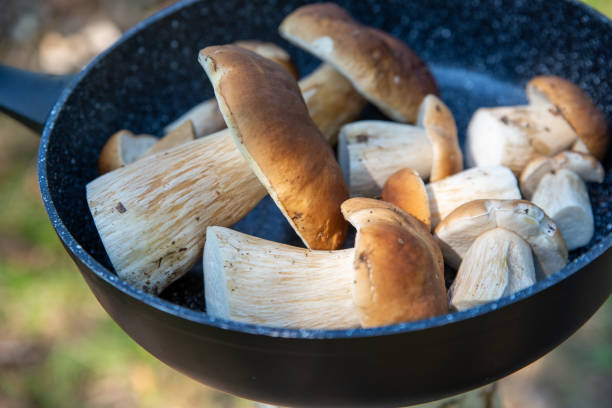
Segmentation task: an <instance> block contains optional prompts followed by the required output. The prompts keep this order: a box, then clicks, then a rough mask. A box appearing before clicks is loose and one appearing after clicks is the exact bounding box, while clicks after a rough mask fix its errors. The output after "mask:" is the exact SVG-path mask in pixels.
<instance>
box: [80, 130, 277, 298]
mask: <svg viewBox="0 0 612 408" xmlns="http://www.w3.org/2000/svg"><path fill="white" fill-rule="evenodd" d="M86 190H87V203H88V205H89V210H90V212H91V214H92V216H93V220H94V223H95V225H96V228H97V230H98V234H99V235H100V238H101V240H102V243H103V244H104V248H105V249H106V253H107V254H108V257H109V259H110V261H111V263H112V264H113V267H114V268H115V271H116V273H117V276H119V277H120V278H121V279H123V280H125V281H126V282H128V283H129V284H131V285H132V286H134V287H136V288H138V289H141V290H144V291H146V292H150V293H154V294H158V293H160V292H161V291H162V290H163V289H164V288H165V287H166V286H168V285H169V284H170V283H172V282H173V281H174V280H176V279H178V278H180V277H181V276H182V275H184V274H185V273H186V272H187V271H188V270H189V269H190V268H191V267H192V266H193V265H194V263H195V262H196V261H197V259H198V258H199V257H200V256H201V255H202V249H203V247H204V240H205V233H204V232H205V230H206V227H207V226H208V225H233V224H234V223H236V222H238V221H239V220H240V219H241V218H242V217H244V216H245V215H246V214H247V213H248V212H249V211H250V210H251V209H252V208H253V207H254V206H255V205H256V204H257V203H258V202H259V201H260V200H261V199H262V198H263V197H264V196H265V195H266V189H265V188H264V187H263V186H262V185H261V183H259V182H258V181H257V178H256V177H255V175H254V174H253V172H252V171H251V169H250V168H249V166H248V165H247V163H246V162H245V160H244V159H243V158H242V155H241V154H240V152H239V151H238V150H237V149H236V146H235V144H234V141H233V140H232V135H231V133H230V131H229V130H227V129H225V130H222V131H220V132H218V133H216V134H213V135H210V136H208V137H205V138H202V139H196V140H195V141H193V142H189V143H184V144H182V145H179V146H176V147H174V148H172V149H170V150H166V151H164V152H160V153H157V154H154V155H152V156H148V157H145V158H143V159H141V160H138V161H137V162H135V163H132V164H130V165H128V166H125V167H121V168H119V169H116V170H114V171H111V172H109V173H106V174H105V175H103V176H101V177H98V178H96V179H95V180H93V181H91V182H90V183H88V184H87V186H86Z"/></svg>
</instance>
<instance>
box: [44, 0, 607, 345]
mask: <svg viewBox="0 0 612 408" xmlns="http://www.w3.org/2000/svg"><path fill="white" fill-rule="evenodd" d="M201 1H202V0H182V1H179V2H177V3H175V4H173V5H170V6H169V7H167V8H165V9H163V10H160V11H158V12H157V13H155V14H153V15H152V16H150V17H148V18H146V19H144V20H143V21H141V22H139V23H138V24H136V25H135V26H133V27H132V28H130V29H129V30H127V31H126V32H125V33H124V34H123V35H122V36H121V38H120V39H119V40H118V41H117V42H116V43H115V44H113V45H112V46H111V47H109V48H108V49H106V50H105V51H104V52H102V53H101V54H100V55H98V56H97V57H95V58H94V59H93V60H92V61H90V62H89V63H88V64H87V65H86V66H85V67H84V68H83V69H82V70H81V71H80V72H79V73H78V74H77V75H76V76H75V77H74V78H73V80H72V81H71V83H70V84H69V85H68V86H67V87H66V88H65V89H64V90H63V92H62V93H61V95H60V97H59V99H58V101H57V102H56V103H55V105H54V106H53V108H52V109H51V111H50V114H49V117H48V119H47V122H46V123H45V127H44V129H43V133H42V137H41V142H40V148H39V152H38V177H39V187H40V192H41V196H42V200H43V204H44V206H45V210H46V211H47V214H48V216H49V219H50V221H51V224H52V225H53V228H54V229H55V231H56V233H57V235H58V236H59V238H60V239H61V241H62V243H63V244H64V245H65V247H66V249H67V250H68V251H69V252H70V253H71V254H72V255H73V256H74V257H76V258H78V259H79V260H80V262H82V263H83V264H84V265H85V266H86V267H87V268H88V269H89V270H90V271H92V272H93V273H94V274H95V275H96V276H97V277H98V278H100V279H102V280H103V281H105V282H106V283H107V284H109V285H111V286H113V287H114V288H115V289H117V290H119V291H120V292H122V293H123V294H125V295H127V296H129V297H131V298H134V299H136V300H138V301H140V302H142V303H144V304H145V305H146V306H149V307H151V308H154V309H156V310H157V311H159V312H162V313H165V314H167V315H170V316H171V317H173V318H178V319H185V320H188V321H191V322H193V323H197V324H202V325H206V326H212V327H216V328H219V329H223V330H229V331H233V332H239V333H244V334H253V335H262V336H267V337H280V338H287V339H299V340H309V339H338V340H343V339H352V338H368V337H379V336H390V335H398V334H408V333H412V332H417V331H423V330H427V329H434V328H437V327H441V326H447V325H451V324H454V323H459V322H462V321H464V320H467V319H471V318H475V317H478V316H482V315H485V314H488V313H493V312H495V311H496V310H498V309H501V308H504V307H506V306H508V305H510V304H513V303H518V302H521V301H524V300H526V299H528V298H530V297H531V296H532V295H535V294H538V293H540V292H542V291H544V290H547V289H548V288H550V287H551V286H553V285H555V284H557V283H559V282H561V281H563V280H564V279H566V278H568V277H569V276H571V275H573V274H574V273H576V272H577V271H579V270H580V269H582V268H584V267H585V266H587V265H588V264H590V263H591V262H594V261H595V260H596V259H597V258H599V257H600V256H601V255H603V254H604V253H605V252H606V251H607V250H609V249H610V247H611V246H612V232H610V233H608V234H607V235H605V236H604V237H603V238H602V240H601V241H600V242H599V243H598V244H596V245H594V246H593V247H592V248H591V249H590V250H588V251H587V252H585V253H584V254H582V255H581V256H579V257H578V258H577V259H575V260H574V261H573V262H572V263H571V264H568V265H566V266H565V267H564V268H563V269H561V270H560V271H557V272H556V273H554V274H552V275H550V276H548V277H547V278H545V279H543V280H541V281H539V282H536V283H535V284H534V285H532V286H530V287H528V288H525V289H523V290H521V291H519V292H516V293H514V294H512V295H510V296H506V297H503V298H501V299H499V300H497V301H495V302H490V303H487V304H484V305H481V306H477V307H474V308H471V309H468V310H465V311H461V312H451V313H448V314H446V315H442V316H437V317H432V318H428V319H423V320H418V321H413V322H406V323H400V324H394V325H388V326H381V327H374V328H352V329H335V330H322V329H293V328H278V327H271V326H262V325H255V324H249V323H242V322H236V321H232V320H227V319H219V318H215V317H212V316H209V315H208V314H206V313H205V312H200V311H195V310H192V309H189V308H187V307H184V306H179V305H177V304H174V303H172V302H170V301H167V300H164V299H162V298H160V297H157V296H154V295H151V294H148V293H145V292H143V291H141V290H138V289H135V288H133V287H132V286H130V285H128V284H127V283H125V282H124V281H122V280H121V279H119V278H118V277H117V275H115V273H114V272H112V271H111V270H109V269H107V268H106V267H104V266H103V265H102V264H101V263H100V262H98V261H97V260H96V259H95V258H94V257H93V256H92V255H90V254H89V253H88V252H86V251H85V250H84V249H83V247H82V246H81V245H80V244H79V243H78V241H77V240H76V239H75V238H74V236H73V235H72V234H71V233H70V231H69V230H68V228H67V227H66V226H65V225H64V223H63V221H62V220H61V218H60V216H59V213H58V212H57V209H56V208H55V204H54V202H53V200H52V198H51V192H50V189H49V184H48V177H47V166H46V156H47V151H48V145H49V141H50V138H51V136H52V134H53V130H54V126H55V122H56V121H57V119H58V117H59V116H60V114H61V113H62V111H63V108H64V105H65V103H66V101H67V100H68V98H69V97H70V95H71V94H72V92H73V91H74V90H75V88H76V87H77V85H78V84H79V83H80V82H81V81H82V80H84V79H85V78H86V77H87V75H88V73H89V72H90V71H92V69H95V67H96V66H97V65H98V62H99V61H101V60H102V59H104V58H105V56H106V55H108V54H109V53H111V52H113V51H114V50H115V49H116V48H118V47H119V46H121V44H123V43H124V42H126V41H127V40H128V39H130V38H132V37H134V36H135V35H137V34H138V33H140V32H141V31H143V30H144V29H145V28H147V27H148V26H149V25H151V24H152V23H154V22H156V21H159V20H162V19H164V18H166V17H168V16H170V15H173V14H175V13H177V12H178V11H179V10H181V9H183V8H185V7H188V6H190V5H192V4H195V3H199V2H201ZM562 1H563V2H565V3H567V4H569V5H570V6H573V7H576V8H578V9H581V10H582V11H583V12H584V13H586V14H588V15H589V16H590V17H593V18H597V19H598V20H600V21H599V22H600V23H603V24H606V25H607V26H608V28H609V29H610V30H611V31H612V21H611V20H609V19H608V18H607V17H605V16H603V15H602V14H600V13H599V12H597V11H596V10H594V9H593V8H592V7H590V6H588V5H586V4H584V3H581V2H580V1H579V0H562ZM587 255H588V256H587Z"/></svg>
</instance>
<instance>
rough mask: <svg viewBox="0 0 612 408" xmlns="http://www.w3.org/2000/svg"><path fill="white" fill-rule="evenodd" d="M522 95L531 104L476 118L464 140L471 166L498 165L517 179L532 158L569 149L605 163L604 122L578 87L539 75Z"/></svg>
mask: <svg viewBox="0 0 612 408" xmlns="http://www.w3.org/2000/svg"><path fill="white" fill-rule="evenodd" d="M526 90H527V98H528V100H529V105H526V106H514V107H497V108H481V109H478V110H477V111H476V112H475V113H474V116H473V117H472V119H471V121H470V124H469V128H468V137H467V140H466V158H467V162H468V164H469V165H473V166H482V165H491V164H501V165H504V166H507V167H509V168H510V169H512V171H514V172H515V173H516V174H517V175H518V174H519V173H520V172H521V171H522V170H523V168H524V167H525V165H526V164H527V163H528V162H529V161H530V160H531V159H533V158H534V157H536V156H552V155H554V154H557V153H559V152H561V151H563V150H566V149H569V148H572V147H574V148H576V149H582V150H586V151H587V152H590V153H591V154H593V155H594V156H595V157H597V158H599V159H601V158H603V156H604V155H605V152H606V150H607V146H608V143H609V131H608V126H607V120H606V118H605V115H604V114H603V113H602V112H601V111H600V110H599V109H598V108H597V106H596V105H595V104H594V103H593V101H592V100H591V99H590V98H589V97H588V95H586V94H585V93H584V92H583V91H582V90H581V89H580V88H579V87H578V86H576V85H575V84H573V83H571V82H569V81H567V80H565V79H563V78H560V77H556V76H540V77H536V78H534V79H532V80H531V81H530V82H529V83H528V84H527V89H526Z"/></svg>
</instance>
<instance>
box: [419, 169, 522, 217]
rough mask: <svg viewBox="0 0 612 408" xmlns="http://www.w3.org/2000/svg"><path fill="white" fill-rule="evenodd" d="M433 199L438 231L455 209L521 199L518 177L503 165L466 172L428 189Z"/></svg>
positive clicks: (430, 185) (431, 206)
mask: <svg viewBox="0 0 612 408" xmlns="http://www.w3.org/2000/svg"><path fill="white" fill-rule="evenodd" d="M426 189H427V195H428V196H429V211H430V213H431V226H432V228H435V227H436V226H437V225H438V223H439V222H440V220H442V219H444V218H446V216H447V215H448V214H450V213H451V212H452V211H453V210H454V209H455V208H457V207H459V206H460V205H462V204H465V203H467V202H469V201H473V200H479V199H485V198H495V199H520V198H521V192H520V190H519V188H518V184H517V180H516V177H515V176H514V174H513V173H512V172H511V171H510V170H509V169H508V168H507V167H503V166H487V167H476V168H472V169H468V170H464V171H462V172H460V173H457V174H455V175H453V176H450V177H447V178H445V179H443V180H440V181H436V182H434V183H430V184H428V185H427V186H426Z"/></svg>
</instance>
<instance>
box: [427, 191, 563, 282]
mask: <svg viewBox="0 0 612 408" xmlns="http://www.w3.org/2000/svg"><path fill="white" fill-rule="evenodd" d="M496 228H503V229H506V230H508V231H510V232H512V233H514V234H516V235H517V236H519V237H520V238H521V239H523V240H525V242H527V243H528V244H529V245H530V246H531V249H532V251H533V254H534V258H535V270H536V272H538V273H542V274H543V275H546V276H548V275H550V274H553V273H555V272H557V271H558V270H560V269H561V268H563V267H564V266H565V265H566V264H567V247H566V245H565V241H564V240H563V236H562V235H561V233H560V232H559V230H558V228H557V226H556V225H555V223H554V221H553V220H551V219H550V218H549V217H548V216H546V214H545V213H544V211H542V209H540V208H539V207H538V206H536V205H535V204H533V203H531V202H529V201H524V200H493V199H488V200H474V201H470V202H468V203H465V204H463V205H461V206H460V207H458V208H456V209H455V210H454V211H453V212H451V213H450V214H449V215H448V216H446V217H445V218H444V219H443V220H442V222H440V224H439V225H438V226H437V227H436V229H435V233H434V238H435V239H436V242H438V244H439V246H440V249H441V250H442V253H443V254H444V260H445V261H446V263H447V264H448V265H449V266H451V267H452V268H458V267H459V265H460V264H461V261H462V259H464V258H465V256H466V254H467V252H468V250H469V249H470V247H471V246H472V244H473V243H474V241H475V240H476V239H477V238H478V237H479V236H481V235H482V234H483V233H485V232H487V231H489V230H493V229H496ZM479 253H480V252H479Z"/></svg>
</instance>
